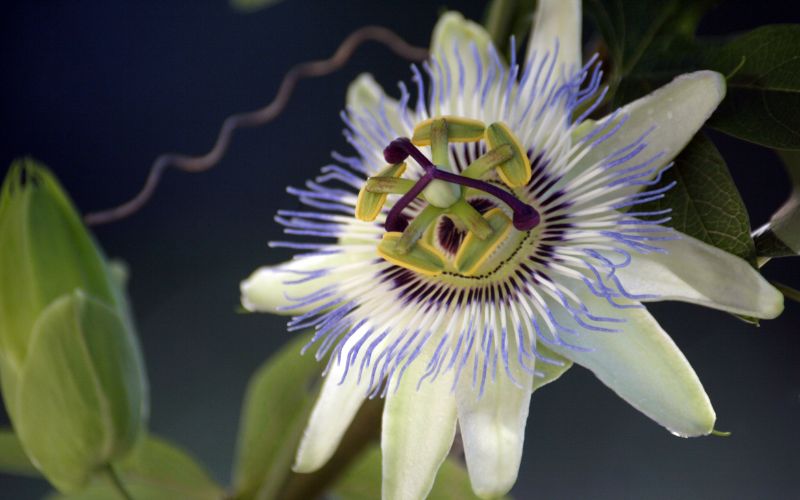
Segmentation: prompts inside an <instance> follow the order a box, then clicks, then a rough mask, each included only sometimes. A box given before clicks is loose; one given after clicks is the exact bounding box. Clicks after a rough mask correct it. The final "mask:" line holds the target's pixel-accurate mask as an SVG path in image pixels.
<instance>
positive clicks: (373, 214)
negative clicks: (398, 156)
mask: <svg viewBox="0 0 800 500" xmlns="http://www.w3.org/2000/svg"><path fill="white" fill-rule="evenodd" d="M405 170H406V164H405V163H398V164H396V165H388V166H387V167H385V168H384V169H383V170H381V171H380V172H378V175H376V176H374V177H371V178H370V180H372V179H382V178H383V179H396V178H399V177H400V176H401V175H403V172H405ZM398 180H399V179H398ZM390 182H391V181H390ZM368 185H369V181H367V183H366V184H364V186H363V187H362V188H361V190H360V191H359V192H358V200H357V201H356V213H355V215H356V218H357V219H358V220H362V221H364V222H372V221H374V220H375V219H376V218H377V217H378V214H379V213H381V209H382V208H383V205H384V204H385V203H386V198H387V197H388V194H387V193H389V192H391V191H386V192H374V191H371V190H369V189H367V186H368ZM412 185H413V183H412Z"/></svg>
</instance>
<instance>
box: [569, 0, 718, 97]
mask: <svg viewBox="0 0 800 500" xmlns="http://www.w3.org/2000/svg"><path fill="white" fill-rule="evenodd" d="M715 3H717V0H660V1H656V0H649V1H647V0H586V1H585V2H584V5H585V8H586V11H587V13H588V14H589V15H590V16H591V18H592V19H593V20H594V22H595V24H596V25H597V27H598V29H599V30H600V33H601V34H602V36H603V40H604V41H605V44H606V49H607V51H608V55H609V56H610V58H611V61H610V62H608V61H607V62H606V63H605V66H606V67H605V69H606V71H607V72H608V71H609V70H610V74H611V77H610V81H609V84H610V86H611V89H612V94H613V97H612V99H611V103H612V106H613V107H614V108H616V107H619V106H620V105H621V104H622V103H625V102H628V101H631V100H633V99H634V98H636V97H640V96H642V95H644V94H646V93H648V92H649V91H651V90H654V88H655V87H649V86H645V87H644V88H630V87H620V88H619V89H617V86H618V85H620V83H622V85H629V83H628V75H631V74H633V73H636V72H637V70H638V68H637V66H639V65H640V64H642V63H643V62H644V63H645V64H646V63H647V62H649V61H653V60H658V59H659V57H660V55H661V54H662V53H663V52H665V51H666V50H667V49H668V48H669V47H670V46H671V45H673V44H675V43H678V42H685V41H686V40H690V39H691V38H692V37H693V36H694V33H695V31H696V29H697V25H698V23H699V22H700V19H701V18H702V16H703V14H705V13H706V11H708V9H709V8H711V7H712V6H713V5H714V4H715ZM676 74H678V73H671V74H670V75H669V76H668V77H666V78H664V81H669V80H670V79H672V77H673V76H675V75H676ZM615 91H616V92H615Z"/></svg>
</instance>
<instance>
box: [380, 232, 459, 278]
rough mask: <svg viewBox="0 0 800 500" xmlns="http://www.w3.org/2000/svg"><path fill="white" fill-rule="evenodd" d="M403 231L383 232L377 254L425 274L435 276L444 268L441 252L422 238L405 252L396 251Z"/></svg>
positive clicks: (391, 261)
mask: <svg viewBox="0 0 800 500" xmlns="http://www.w3.org/2000/svg"><path fill="white" fill-rule="evenodd" d="M402 236H403V233H398V232H391V233H384V235H383V239H382V240H381V242H380V243H379V244H378V255H380V256H381V257H383V258H384V259H385V260H386V261H387V262H390V263H392V264H395V265H398V266H401V267H404V268H406V269H409V270H411V271H414V272H417V273H420V274H424V275H426V276H436V275H439V274H441V273H442V271H443V270H444V265H445V261H444V258H443V257H442V256H441V254H440V253H439V252H438V251H437V250H436V249H435V248H434V247H432V246H430V245H429V244H428V243H426V242H425V241H424V240H420V241H417V243H416V244H415V245H414V246H413V247H411V250H410V251H409V252H407V253H400V252H398V251H397V244H398V243H399V242H400V238H402Z"/></svg>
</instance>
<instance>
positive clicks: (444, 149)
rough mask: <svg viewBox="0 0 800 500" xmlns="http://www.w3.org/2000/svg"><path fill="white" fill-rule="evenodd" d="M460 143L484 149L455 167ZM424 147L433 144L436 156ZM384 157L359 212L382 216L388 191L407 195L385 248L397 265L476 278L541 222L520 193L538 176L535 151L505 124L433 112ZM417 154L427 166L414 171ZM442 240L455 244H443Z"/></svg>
mask: <svg viewBox="0 0 800 500" xmlns="http://www.w3.org/2000/svg"><path fill="white" fill-rule="evenodd" d="M459 143H463V144H464V145H465V146H466V145H467V144H468V143H472V146H473V147H474V148H475V150H476V151H477V150H480V151H484V152H483V154H480V155H478V154H476V155H475V159H474V160H473V161H471V162H470V163H469V164H467V165H458V166H457V168H456V169H454V168H453V166H452V165H451V161H450V159H451V148H453V147H455V145H457V144H459ZM422 147H429V148H430V158H429V157H428V156H426V155H425V154H424V153H423V152H422V151H421V150H420V148H422ZM383 156H384V159H385V160H386V162H387V164H388V165H387V166H386V167H384V168H383V169H382V170H381V171H380V172H378V174H377V175H375V176H372V177H370V178H368V179H367V181H366V183H365V184H364V185H363V186H362V188H361V190H360V191H359V194H358V200H357V203H356V208H355V216H356V217H357V218H358V219H360V220H363V221H374V220H375V219H377V217H378V215H379V214H380V213H381V212H382V210H383V207H384V205H385V204H386V202H387V201H388V196H389V195H390V194H391V195H399V198H398V199H397V200H395V202H394V204H393V205H392V206H391V208H390V209H389V211H388V214H387V215H386V219H385V222H384V228H385V230H386V232H385V233H384V235H383V237H382V240H381V242H380V244H379V245H378V249H377V250H378V254H379V255H380V256H381V257H382V258H383V259H385V260H386V261H388V262H391V263H393V264H395V265H398V266H401V267H404V268H406V269H409V270H412V271H414V272H417V273H420V274H425V275H430V276H435V275H439V274H442V273H447V274H455V275H462V276H464V277H474V276H476V275H480V273H482V272H485V271H486V270H487V269H488V268H491V267H492V266H493V265H494V264H495V263H496V262H498V261H503V258H504V256H506V255H505V254H509V253H513V252H514V251H516V249H517V248H518V244H519V243H520V242H522V241H524V240H525V239H526V238H527V235H528V233H529V232H530V231H532V230H533V229H535V228H536V227H537V226H538V225H539V223H540V216H539V212H538V211H537V209H536V208H534V206H532V205H531V204H529V203H526V202H524V201H523V200H522V199H521V196H518V195H517V193H516V191H517V190H519V189H520V188H523V187H525V186H526V185H527V184H528V182H529V181H530V179H531V162H530V160H529V157H528V154H527V153H526V152H525V150H524V149H523V148H522V147H521V146H520V142H519V140H518V139H517V138H516V137H515V136H514V134H513V133H512V132H511V131H510V129H509V128H508V126H506V125H505V124H504V123H502V122H495V123H491V124H489V125H488V126H487V125H485V124H484V123H483V122H480V121H478V120H473V119H468V118H462V117H455V116H441V117H435V118H431V119H428V120H425V121H422V122H420V123H419V124H417V125H416V126H415V127H414V131H413V135H412V137H411V138H410V139H409V138H407V137H400V138H397V139H395V140H393V141H391V142H390V143H389V145H387V146H386V148H385V149H384V151H383ZM409 158H411V159H412V160H414V162H415V163H416V164H417V165H418V166H419V168H414V169H413V170H412V171H411V172H410V175H409V169H408V168H407V167H408V164H407V163H406V162H407V160H408V159H409ZM520 192H522V191H520ZM443 232H445V233H446V234H443ZM442 241H446V242H447V244H446V245H444V246H443V245H442V244H438V245H437V242H442Z"/></svg>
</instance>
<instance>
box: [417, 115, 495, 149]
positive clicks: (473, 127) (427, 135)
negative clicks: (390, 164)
mask: <svg viewBox="0 0 800 500" xmlns="http://www.w3.org/2000/svg"><path fill="white" fill-rule="evenodd" d="M437 119H442V120H445V121H446V122H447V139H448V140H449V141H450V142H475V141H479V140H481V139H483V133H484V130H485V129H486V125H484V123H483V122H482V121H480V120H472V119H469V118H461V117H460V116H442V117H437V118H430V119H428V120H425V121H422V122H420V123H418V124H417V126H416V127H414V134H413V135H412V136H411V142H412V143H414V145H415V146H430V144H431V133H432V132H431V129H432V125H433V122H434V120H437Z"/></svg>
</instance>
